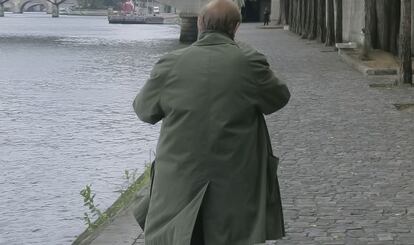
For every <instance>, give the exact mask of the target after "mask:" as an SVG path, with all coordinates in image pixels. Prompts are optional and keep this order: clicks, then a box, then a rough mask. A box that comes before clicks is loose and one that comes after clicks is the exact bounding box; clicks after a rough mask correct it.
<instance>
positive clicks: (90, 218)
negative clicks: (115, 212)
mask: <svg viewBox="0 0 414 245" xmlns="http://www.w3.org/2000/svg"><path fill="white" fill-rule="evenodd" d="M91 186H92V185H86V186H85V188H84V189H82V190H81V191H80V195H81V196H82V197H83V206H85V207H87V208H88V211H89V212H85V213H84V214H83V220H84V222H85V224H86V225H87V226H88V229H93V228H95V227H96V223H95V221H94V220H98V219H104V218H105V215H103V214H102V211H101V210H100V209H99V208H98V206H99V205H96V204H95V202H94V199H95V196H96V194H95V193H93V192H92V188H91Z"/></svg>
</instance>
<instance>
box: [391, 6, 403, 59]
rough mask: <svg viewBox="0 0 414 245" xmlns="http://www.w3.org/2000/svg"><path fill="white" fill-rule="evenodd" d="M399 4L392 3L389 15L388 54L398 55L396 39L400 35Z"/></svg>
mask: <svg viewBox="0 0 414 245" xmlns="http://www.w3.org/2000/svg"><path fill="white" fill-rule="evenodd" d="M400 11H401V2H400V1H393V2H392V6H391V13H390V52H391V53H393V54H394V55H396V56H397V55H398V38H399V33H400V19H401V14H400Z"/></svg>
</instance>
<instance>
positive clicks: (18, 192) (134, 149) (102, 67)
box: [0, 14, 180, 245]
mask: <svg viewBox="0 0 414 245" xmlns="http://www.w3.org/2000/svg"><path fill="white" fill-rule="evenodd" d="M178 32H179V28H178V27H177V26H167V25H165V26H161V25H109V24H107V20H106V18H105V17H68V16H62V17H61V18H58V19H52V18H50V16H47V15H44V14H23V15H12V14H8V15H7V16H6V17H5V18H1V19H0V91H1V97H0V125H1V126H0V128H1V129H0V172H1V175H0V190H1V192H0V193H1V194H0V217H1V219H0V244H1V245H3V244H7V245H13V244H54V245H55V244H70V242H71V241H73V239H74V236H76V235H77V234H79V233H80V232H81V231H82V230H83V228H84V226H83V220H82V216H83V212H84V211H85V208H84V207H83V206H82V205H83V203H82V199H81V196H80V195H79V191H80V190H81V189H82V188H83V187H84V186H85V185H86V184H92V188H93V190H95V191H96V193H97V196H96V198H95V201H96V203H98V204H100V208H101V209H105V208H106V207H108V206H109V205H110V204H111V203H112V202H113V201H114V200H115V199H116V198H117V196H118V193H116V190H118V189H119V188H120V186H121V185H122V183H123V179H122V176H123V172H124V170H125V169H139V171H142V170H143V169H144V166H145V165H144V164H145V162H148V161H149V158H150V151H151V150H154V148H155V145H156V140H157V136H158V129H159V128H158V126H149V125H146V124H143V123H141V122H139V121H138V120H137V118H136V116H135V115H134V112H133V110H132V107H131V103H132V100H133V97H134V96H135V94H136V92H137V91H138V90H139V88H140V87H141V86H142V85H143V82H144V81H145V79H146V78H147V77H148V75H149V71H150V69H151V67H152V65H153V63H154V62H155V61H156V60H157V58H159V57H160V56H161V55H162V54H164V53H166V52H168V51H170V50H172V49H176V48H179V47H180V45H179V44H178V41H177V40H178Z"/></svg>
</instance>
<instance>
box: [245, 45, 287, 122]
mask: <svg viewBox="0 0 414 245" xmlns="http://www.w3.org/2000/svg"><path fill="white" fill-rule="evenodd" d="M248 58H249V66H250V68H251V72H252V77H253V80H254V81H253V82H254V84H255V85H256V96H257V98H256V103H257V106H258V107H259V109H260V111H261V112H262V113H263V114H266V115H268V114H271V113H273V112H275V111H277V110H279V109H281V108H283V107H284V106H285V105H286V104H287V103H288V101H289V99H290V92H289V89H288V87H287V86H286V84H285V83H284V82H282V81H281V80H279V79H278V78H277V77H276V76H275V75H274V73H273V71H272V70H271V69H270V66H269V63H268V62H267V60H266V57H265V56H264V55H263V54H261V53H259V52H257V51H256V50H251V51H250V54H249V56H248Z"/></svg>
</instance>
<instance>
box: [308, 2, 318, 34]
mask: <svg viewBox="0 0 414 245" xmlns="http://www.w3.org/2000/svg"><path fill="white" fill-rule="evenodd" d="M317 4H318V0H310V1H309V9H310V21H309V22H310V23H309V30H308V39H310V40H314V39H315V38H316V30H317V23H318V13H317Z"/></svg>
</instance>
